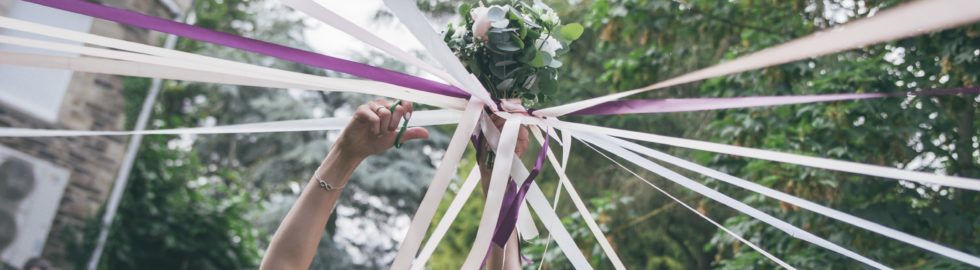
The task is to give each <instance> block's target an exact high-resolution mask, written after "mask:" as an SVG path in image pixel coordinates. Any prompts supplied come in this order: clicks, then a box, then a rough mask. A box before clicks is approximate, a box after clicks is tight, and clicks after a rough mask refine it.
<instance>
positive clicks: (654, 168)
mask: <svg viewBox="0 0 980 270" xmlns="http://www.w3.org/2000/svg"><path fill="white" fill-rule="evenodd" d="M574 136H576V137H578V138H580V139H582V140H585V141H587V142H589V143H591V144H593V145H595V146H598V147H599V148H603V149H605V150H606V151H609V152H610V153H613V154H615V155H617V156H619V157H621V158H623V159H626V160H628V161H630V162H631V163H633V164H636V165H638V166H640V167H643V168H644V169H647V170H649V171H650V172H653V173H656V174H657V175H660V176H663V177H664V178H666V179H667V180H670V181H672V182H674V183H677V184H679V185H681V186H683V187H685V188H687V189H690V190H692V191H694V192H697V193H698V194H701V195H704V196H706V197H708V198H711V199H712V200H715V201H717V202H720V203H722V204H724V205H726V206H728V207H731V208H732V209H735V210H737V211H739V212H742V213H744V214H747V215H749V216H751V217H753V218H755V219H758V220H759V221H762V222H765V223H766V224H769V225H771V226H773V227H776V228H777V229H779V230H781V231H784V232H786V233H787V234H789V235H791V236H793V237H796V238H799V239H801V240H804V241H807V242H810V243H813V244H815V245H817V246H820V247H823V248H826V249H828V250H831V251H834V252H837V253H838V254H841V255H844V256H847V257H850V258H853V259H855V260H858V261H860V262H862V263H864V264H867V265H869V266H872V267H875V268H878V269H891V268H889V267H888V266H885V265H883V264H881V263H878V262H876V261H874V260H871V259H868V258H866V257H864V256H861V255H860V254H857V253H854V252H853V251H850V250H848V249H846V248H843V247H841V246H839V245H837V244H834V243H832V242H830V241H827V240H826V239H823V238H820V237H819V236H816V235H813V234H811V233H809V232H807V231H805V230H802V229H800V228H798V227H796V226H793V225H792V224H789V223H786V222H784V221H782V220H780V219H777V218H775V217H773V216H771V215H769V214H766V213H765V212H762V211H759V210H758V209H755V208H753V207H752V206H749V205H747V204H745V203H742V202H741V201H739V200H736V199H733V198H732V197H728V196H727V195H725V194H722V193H720V192H718V191H716V190H714V189H711V188H709V187H706V186H704V185H702V184H700V183H698V182H695V181H694V180H691V179H689V178H687V177H684V176H683V175H680V174H678V173H676V172H674V171H671V170H669V169H667V168H664V167H663V166H660V165H658V164H656V163H653V162H652V161H650V160H648V159H644V158H642V157H640V156H639V155H637V154H635V153H633V152H630V151H627V150H626V149H623V148H622V147H621V146H619V145H617V144H616V143H615V142H612V141H610V140H609V139H608V138H606V137H600V136H597V135H593V134H590V133H588V132H576V133H575V135H574ZM602 136H607V135H602Z"/></svg>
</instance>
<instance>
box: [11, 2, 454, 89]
mask: <svg viewBox="0 0 980 270" xmlns="http://www.w3.org/2000/svg"><path fill="white" fill-rule="evenodd" d="M24 1H27V2H31V3H35V4H40V5H45V6H48V7H53V8H57V9H61V10H65V11H70V12H75V13H79V14H85V15H88V16H92V17H96V18H100V19H104V20H110V21H114V22H118V23H124V24H129V25H133V26H137V27H141V28H146V29H151V30H156V31H160V32H164V33H169V34H174V35H178V36H181V37H185V38H190V39H195V40H200V41H205V42H210V43H214V44H219V45H224V46H228V47H232V48H238V49H242V50H246V51H251V52H255V53H260V54H264V55H268V56H272V57H276V58H279V59H283V60H288V61H292V62H296V63H301V64H306V65H309V66H314V67H319V68H324V69H329V70H333V71H337V72H342V73H347V74H350V75H354V76H358V77H362V78H367V79H372V80H376V81H381V82H387V83H391V84H395V85H400V86H404V87H408V88H412V89H418V90H422V91H427V92H432V93H438V94H442V95H446V96H452V97H461V98H465V97H468V96H469V94H467V93H465V92H463V91H461V90H459V89H458V88H456V87H453V86H450V85H446V84H442V83H438V82H434V81H430V80H426V79H422V78H418V77H414V76H411V75H407V74H404V73H400V72H394V71H391V70H387V69H382V68H377V67H372V66H369V65H365V64H361V63H357V62H352V61H348V60H344V59H339V58H334V57H330V56H326V55H322V54H318V53H314V52H309V51H304V50H300V49H296V48H291V47H286V46H282V45H278V44H273V43H269V42H265V41H260V40H255V39H250V38H246V37H241V36H236V35H233V34H229V33H224V32H218V31H214V30H210V29H204V28H199V27H195V26H192V25H188V24H184V23H179V22H175V21H171V20H166V19H161V18H157V17H153V16H147V15H143V14H140V13H136V12H132V11H128V10H124V9H118V8H113V7H107V6H103V5H99V4H94V3H89V2H88V1H84V0H24Z"/></svg>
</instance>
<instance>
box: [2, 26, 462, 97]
mask: <svg viewBox="0 0 980 270" xmlns="http://www.w3.org/2000/svg"><path fill="white" fill-rule="evenodd" d="M0 27H3V28H9V29H13V30H17V31H22V32H28V33H34V34H38V35H44V36H49V37H54V38H59V39H65V40H71V41H76V42H82V43H87V44H92V45H98V46H103V47H109V48H114V49H118V50H125V51H131V52H138V53H141V54H133V53H127V52H124V51H115V50H106V49H99V48H92V47H81V46H74V45H67V44H62V43H56V42H47V41H38V40H31V39H23V38H13V37H5V41H7V42H8V43H11V44H14V45H18V46H27V47H33V48H41V49H47V50H55V51H64V52H71V53H76V54H86V55H92V56H98V57H105V58H110V59H119V60H126V61H133V62H139V63H144V64H150V65H157V66H161V65H162V66H168V67H173V68H171V69H167V71H168V72H164V73H162V74H170V73H179V74H188V73H193V72H180V71H177V70H176V69H184V70H194V71H201V72H207V73H209V74H215V73H219V74H225V75H224V76H235V77H244V78H246V79H245V80H243V81H245V82H255V81H264V82H265V83H266V84H267V85H266V86H267V87H271V86H276V85H278V86H279V87H281V88H289V87H296V88H299V89H313V90H320V91H345V92H355V93H365V94H372V95H380V96H387V97H393V98H399V99H403V100H410V101H413V102H419V103H423V104H429V105H433V106H438V107H443V108H456V109H460V110H462V108H463V107H465V103H466V101H465V100H463V99H459V98H453V97H446V96H442V95H438V94H434V93H428V92H424V91H418V90H414V89H409V88H405V87H401V86H395V85H391V84H387V83H380V82H375V81H366V80H352V79H340V78H328V77H323V76H315V75H309V74H303V73H298V72H291V71H285V70H280V69H274V68H267V67H261V66H256V65H251V64H245V63H239V62H235V61H229V60H224V59H219V58H213V57H207V56H202V55H197V54H192V53H187V52H181V51H176V50H170V49H164V48H160V47H155V46H150V45H146V44H140V43H135V42H129V41H124V40H118V39H113V38H107V37H102V36H98V35H93V34H88V33H82V32H77V31H71V30H65V29H61V28H57V27H50V26H46V25H42V24H37V23H32V22H27V21H21V20H17V19H12V18H7V17H2V16H0ZM82 52H85V53H82ZM143 54H148V55H150V56H147V55H143ZM152 56H157V57H152ZM82 61H84V60H82ZM92 68H97V69H109V70H116V69H113V68H111V67H97V66H95V67H92ZM155 70H156V71H159V70H160V69H159V68H156V69H155ZM144 73H148V72H144ZM149 74H152V73H149ZM120 75H123V74H120ZM147 76H148V77H158V76H153V75H147ZM195 77H196V78H202V77H207V76H195ZM195 80H197V81H204V80H201V79H195Z"/></svg>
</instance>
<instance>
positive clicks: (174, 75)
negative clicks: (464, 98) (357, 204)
mask: <svg viewBox="0 0 980 270" xmlns="http://www.w3.org/2000/svg"><path fill="white" fill-rule="evenodd" d="M0 65H16V66H24V67H36V68H53V69H65V70H73V71H80V72H91V73H100V74H110V75H122V76H135V77H146V78H160V79H168V80H182V81H190V82H203V83H215V84H228V85H244V86H255V87H267V88H295V89H308V90H314V91H344V92H360V93H376V94H378V93H383V94H382V95H384V96H389V97H394V98H401V99H403V100H409V101H413V102H418V103H421V104H426V105H432V106H436V107H443V108H450V109H458V110H462V107H460V106H458V104H459V103H458V102H457V101H458V100H459V99H455V98H452V99H421V98H419V97H420V96H418V95H417V94H416V93H413V92H411V91H406V89H407V88H402V87H399V86H395V85H392V84H386V83H378V82H374V81H363V80H351V79H339V80H343V81H337V82H336V83H334V84H333V85H308V84H300V83H292V82H280V81H271V80H266V79H260V78H254V77H248V76H242V75H239V74H227V73H216V72H210V71H204V70H191V69H184V68H178V67H172V66H163V65H157V64H152V63H141V62H130V61H120V60H111V59H103V58H91V57H70V56H50V55H39V54H24V53H10V52H0ZM363 89H369V90H367V91H364V90H363Z"/></svg>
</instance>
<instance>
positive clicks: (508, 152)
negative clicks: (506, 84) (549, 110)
mask: <svg viewBox="0 0 980 270" xmlns="http://www.w3.org/2000/svg"><path fill="white" fill-rule="evenodd" d="M520 129H521V119H520V118H514V119H510V120H507V122H506V123H504V128H503V129H502V130H501V132H500V141H498V144H497V156H496V158H495V159H494V163H493V164H494V166H493V171H492V173H491V175H490V187H489V188H488V189H487V199H486V201H485V202H484V204H483V214H482V217H481V218H480V227H479V229H477V231H476V239H475V240H473V247H471V248H470V253H469V255H467V256H466V261H465V262H463V267H461V269H477V268H480V266H481V265H482V264H483V261H484V259H485V258H486V255H487V250H488V249H489V248H490V244H491V240H493V234H494V229H496V227H497V220H498V219H499V218H500V208H501V204H502V203H503V200H504V193H505V190H506V189H507V182H508V181H510V167H511V165H512V164H513V163H512V162H511V161H512V160H514V159H516V158H515V155H514V148H515V147H516V146H517V134H518V132H519V131H520ZM518 179H519V178H518Z"/></svg>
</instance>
